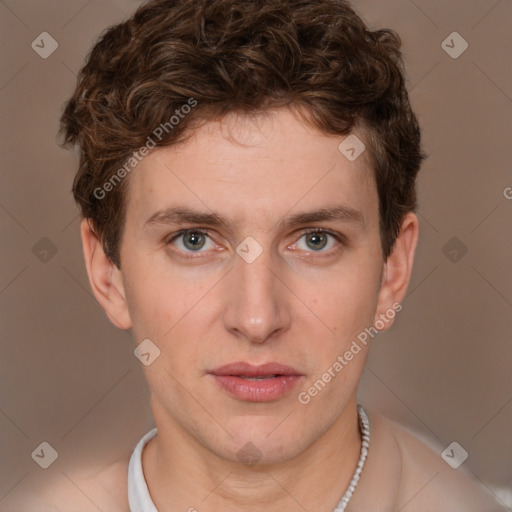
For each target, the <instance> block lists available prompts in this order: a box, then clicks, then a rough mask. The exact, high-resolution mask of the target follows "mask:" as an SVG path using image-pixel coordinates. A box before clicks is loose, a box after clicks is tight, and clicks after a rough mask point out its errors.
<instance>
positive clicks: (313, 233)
mask: <svg viewBox="0 0 512 512" xmlns="http://www.w3.org/2000/svg"><path fill="white" fill-rule="evenodd" d="M340 242H341V237H340V236H338V235H335V234H334V233H331V232H329V231H325V230H323V229H310V230H308V231H307V232H306V233H304V234H303V235H302V236H301V237H300V238H299V240H298V241H297V242H296V243H295V244H293V245H292V247H293V248H297V249H299V250H301V251H313V252H329V250H330V249H333V248H335V247H336V246H337V245H339V244H340Z"/></svg>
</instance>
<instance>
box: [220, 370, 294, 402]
mask: <svg viewBox="0 0 512 512" xmlns="http://www.w3.org/2000/svg"><path fill="white" fill-rule="evenodd" d="M213 377H214V378H215V380H216V381H217V383H218V384H219V385H220V386H221V387H222V388H223V389H225V390H226V391H227V392H228V393H230V394H231V395H233V396H235V397H236V398H238V399H240V400H245V401H246V402H271V401H273V400H277V399H278V398H281V397H282V396H283V395H285V394H286V393H288V392H289V391H290V390H291V389H293V388H294V387H295V386H296V385H297V383H298V382H299V380H300V379H301V378H302V377H301V376H300V375H281V376H279V377H272V378H270V379H261V380H247V379H243V378H242V377H236V376H234V375H213Z"/></svg>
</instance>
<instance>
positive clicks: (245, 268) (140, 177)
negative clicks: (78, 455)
mask: <svg viewBox="0 0 512 512" xmlns="http://www.w3.org/2000/svg"><path fill="white" fill-rule="evenodd" d="M62 130H63V133H64V135H65V140H66V142H67V143H68V144H78V145H79V147H80V150H81V157H80V165H79V170H78V173H77V175H76V177H75V181H74V186H73V192H74V195H75V198H76V200H77V202H78V204H79V206H80V208H81V211H82V215H83V221H82V224H81V234H82V241H83V248H84V255H85V262H86V267H87V272H88V275H89V279H90V284H91V287H92V290H93V292H94V294H95V296H96V298H97V299H98V301H99V302H100V304H101V305H102V307H103V308H104V310H105V312H106V314H107V315H108V317H109V319H110V320H111V321H112V323H114V324H115V325H116V326H117V327H119V328H121V329H132V332H133V335H134V338H135V341H136V343H137V345H138V349H137V354H138V356H139V357H140V359H141V360H142V361H143V363H144V371H145V375H146V378H147V382H148V385H149V388H150V391H151V406H152V411H153V416H154V420H155V426H156V428H155V429H154V430H152V431H151V432H149V433H147V434H146V435H145V436H144V437H143V438H142V439H141V441H140V442H139V444H138V445H137V447H136V448H135V450H134V451H133V453H131V457H130V461H128V457H127V459H126V460H124V461H120V462H119V463H118V464H116V465H114V466H113V467H111V468H107V469H106V470H104V471H103V472H101V473H100V474H99V475H96V476H95V477H93V478H91V479H90V480H89V481H87V482H82V484H81V489H82V491H83V492H85V493H86V494H87V495H88V497H89V499H90V501H91V502H93V503H94V504H95V506H96V507H97V508H100V509H103V510H109V511H111V510H120V511H121V510H123V511H125V510H132V511H134V512H139V511H144V512H151V511H155V510H158V511H160V512H175V511H187V510H188V511H195V510H197V511H200V512H212V511H223V512H230V511H247V512H249V511H256V510H258V511H259V510H265V511H274V510H276V511H277V510H279V511H283V510H285V511H290V512H292V511H303V510H308V511H315V512H317V511H318V512H331V511H333V510H336V511H342V510H347V511H353V512H363V511H368V512H369V511H372V512H376V511H397V510H403V511H434V510H435V511H436V512H443V511H446V512H455V511H458V510H460V511H464V512H468V511H473V510H474V511H484V510H485V511H494V510H500V509H499V507H498V506H497V505H495V504H494V502H493V500H492V499H491V498H490V497H489V496H488V495H487V494H486V493H484V491H483V490H482V489H481V488H480V487H479V486H477V485H476V484H475V483H474V482H472V481H471V480H470V479H469V477H467V476H465V475H464V474H463V473H462V472H461V471H455V470H452V469H451V468H450V467H449V466H448V465H447V464H446V463H445V462H444V461H443V460H442V459H441V457H440V456H439V455H438V454H436V453H434V452H433V451H431V450H430V449H429V448H427V447H426V446H425V445H424V444H423V443H421V442H420V441H419V440H417V439H416V438H414V437H413V436H412V435H411V434H409V433H408V432H407V431H406V430H405V429H402V428H400V427H399V426H398V425H395V424H394V423H392V422H390V421H389V420H386V419H385V418H383V417H381V416H379V415H377V414H372V413H371V412H370V411H365V410H364V409H363V408H362V407H361V406H358V404H357V397H356V393H357V386H358V383H359V380H360V377H361V374H362V371H363V368H364V364H365V361H366V358H367V355H368V350H369V344H370V343H369V340H370V339H371V338H372V337H373V334H374V332H377V331H383V330H386V329H388V328H389V327H390V326H391V325H392V323H393V320H394V317H395V315H396V313H397V312H398V311H400V309H401V301H402V300H403V298H404V295H405V292H406V289H407V285H408V283H409V278H410V274H411V269H412V264H413V259H414V251H415V247H416V242H417V238H418V220H417V217H416V215H415V213H414V210H415V208H416V195H415V186H414V183H415V177H416V174H417V172H418V170H419V168H420V165H421V162H422V160H423V158H424V157H425V155H424V154H423V152H422V150H421V145H420V131H419V128H418V124H417V121H416V118H415V116H414V114H413V113H412V111H411V109H410V105H409V100H408V95H407V92H406V90H405V86H404V78H403V69H402V61H401V54H400V40H399V38H398V36H397V35H396V34H395V33H394V32H392V31H390V30H378V31H374V32H372V31H370V30H369V29H368V28H367V27H366V26H365V24H364V23H363V22H362V20H361V19H360V18H359V17H358V16H357V15H356V14H355V12H354V11H353V10H352V8H351V7H350V6H349V4H348V3H347V2H345V1H341V0H316V1H313V0H302V1H297V0H295V1H292V0H258V1H253V2H241V1H240V0H211V1H208V2H206V1H205V2H201V1H197V0H174V1H171V0H156V1H152V2H148V3H146V4H145V5H143V6H142V7H140V8H139V10H138V11H137V12H136V13H135V14H134V15H133V16H132V17H131V18H130V19H129V20H127V21H126V22H124V23H122V24H119V25H117V26H115V27H112V28H110V29H109V30H108V31H107V32H106V33H105V34H104V35H103V37H102V38H101V40H100V41H99V42H98V43H97V44H96V45H95V46H94V48H93V50H92V52H91V54H90V56H89V58H88V61H87V63H86V65H85V66H84V68H83V69H82V70H81V72H80V75H79V79H78V84H77V88H76V90H75V92H74V94H73V97H72V98H71V99H70V100H69V102H68V104H67V106H66V109H65V112H64V114H63V116H62ZM369 334H371V336H370V335H369ZM128 462H129V464H128Z"/></svg>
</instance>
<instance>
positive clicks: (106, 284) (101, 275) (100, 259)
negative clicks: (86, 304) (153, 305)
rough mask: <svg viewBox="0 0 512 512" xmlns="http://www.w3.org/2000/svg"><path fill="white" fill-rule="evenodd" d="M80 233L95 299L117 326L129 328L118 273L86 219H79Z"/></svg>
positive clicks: (130, 325) (121, 281) (124, 297)
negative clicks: (80, 221)
mask: <svg viewBox="0 0 512 512" xmlns="http://www.w3.org/2000/svg"><path fill="white" fill-rule="evenodd" d="M80 232H81V237H82V247H83V252H84V259H85V266H86V269H87V275H88V276H89V283H90V285H91V288H92V292H93V293H94V296H95V297H96V300H97V301H98V302H99V303H100V305H101V307H102V308H103V309H104V311H105V313H106V314H107V317H108V318H109V320H110V321H111V322H112V323H113V324H114V325H115V326H116V327H119V328H120V329H125V330H126V329H130V328H131V327H132V322H131V319H130V315H129V312H128V306H127V303H126V296H125V291H124V286H123V279H122V275H121V271H120V270H119V269H118V268H117V267H116V266H115V265H114V263H113V262H112V261H111V259H110V258H109V257H108V256H107V255H106V254H105V251H104V250H103V246H102V244H101V242H100V241H99V239H98V237H97V236H96V233H95V232H94V229H93V228H92V225H91V223H90V221H89V219H83V220H82V223H81V225H80Z"/></svg>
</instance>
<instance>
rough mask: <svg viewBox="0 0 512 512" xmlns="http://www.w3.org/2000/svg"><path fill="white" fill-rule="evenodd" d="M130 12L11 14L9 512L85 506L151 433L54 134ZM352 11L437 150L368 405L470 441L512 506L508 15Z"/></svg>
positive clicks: (0, 291) (3, 486)
mask: <svg viewBox="0 0 512 512" xmlns="http://www.w3.org/2000/svg"><path fill="white" fill-rule="evenodd" d="M136 5H138V2H136V1H134V0H109V1H106V0H102V1H100V0H89V1H87V0H65V1H64V0H59V1H57V0H48V1H44V2H43V1H35V0H5V1H2V2H0V20H1V30H0V34H1V35H0V38H1V55H2V64H1V77H0V118H1V120H2V121H1V130H2V131H1V137H0V141H1V163H0V172H1V188H0V229H1V241H2V242H1V246H0V309H1V322H2V323H1V325H2V330H1V333H2V341H1V355H0V432H1V445H0V461H1V462H0V465H1V468H0V510H1V511H8V512H11V511H14V510H18V509H17V506H16V503H17V502H18V500H19V499H20V497H21V496H22V495H23V493H25V492H27V491H30V490H34V489H35V488H37V485H40V484H44V483H45V482H47V481H49V480H51V479H60V480H62V481H63V482H64V483H65V484H66V485H67V486H68V487H69V488H70V489H71V490H72V491H73V492H75V493H76V499H77V500H85V499H87V498H86V497H85V496H84V495H83V493H82V492H81V491H80V489H78V488H77V487H76V486H75V484H74V483H73V482H74V480H75V478H76V475H78V472H80V471H82V470H83V469H84V468H87V467H89V466H91V465H93V464H107V463H109V462H112V461H113V460H114V459H116V458H117V457H120V456H122V455H126V454H127V453H129V452H131V450H132V448H133V446H134V445H135V443H136V441H137V440H138V439H139V438H140V437H141V436H142V434H143V433H145V432H146V431H147V430H148V429H149V428H151V427H152V419H151V415H150V411H149V407H148V403H147V400H148V392H147V388H146V386H145V383H144V380H143V377H142V372H141V369H140V367H139V365H140V363H139V362H138V360H137V359H136V358H135V357H134V356H133V348H134V346H135V344H134V341H133V340H132V339H131V336H130V334H129V333H126V332H123V331H120V330H117V329H116V328H114V327H113V326H112V325H110V323H109V322H108V320H107V319H106V317H105V315H104V313H103V311H102V310H101V309H100V307H99V306H98V304H97V303H96V301H95V300H94V298H93V297H92V295H91V292H90V290H89V286H88V281H87V276H86V273H85V269H84V266H83V261H82V254H81V246H80V240H79V234H78V227H79V218H78V215H77V210H76V208H75V206H74V203H73V201H72V197H71V194H70V188H71V182H72V177H73V173H74V170H75V168H76V160H75V159H74V156H73V155H72V154H71V153H70V152H66V151H64V150H62V149H60V148H59V147H58V146H57V138H56V132H57V129H58V117H59V114H60V112H61V107H62V104H63V102H64V101H65V99H66V98H67V97H68V96H69V95H70V93H71V91H72V88H73V86H74V82H75V75H76V73H77V71H78V69H79V68H80V66H81V64H82V62H83V58H84V56H85V54H86V53H87V51H88V50H89V48H90V46H91V45H92V43H93V42H94V40H95V38H96V37H97V36H98V34H99V33H100V32H101V31H102V30H103V29H104V28H105V27H106V26H107V25H109V24H111V23H114V22H117V21H120V20H121V19H123V18H124V17H126V16H127V15H128V14H129V13H130V12H131V11H133V9H134V8H135V7H136ZM354 5H355V6H356V8H357V9H358V10H359V12H360V13H361V14H362V15H363V17H364V18H365V19H366V20H367V21H368V23H369V24H370V26H371V27H372V28H378V27H391V28H394V29H396V30H397V31H398V32H399V34H400V35H401V36H402V38H403V41H404V50H405V54H406V64H407V67H408V79H409V88H410V90H411V100H412V102H413V107H414V108H415V110H416V112H417V114H418V116H419V120H420V123H421V125H422V128H423V132H424V140H425V149H426V151H427V153H428V154H429V159H428V160H427V162H426V164H425V165H424V168H423V170H422V172H421V176H420V178H419V184H418V189H419V198H420V220H421V241H420V244H419V248H418V252H417V261H416V266H415V269H414V274H413V279H412V283H411V287H410V290H409V294H408V296H407V299H406V300H405V302H404V310H403V312H402V313H401V314H400V315H399V318H398V321H397V323H396V324H395V326H394V327H393V328H392V330H391V331H389V332H387V333H385V334H382V335H380V336H379V337H378V338H377V339H376V340H375V342H374V344H373V350H372V354H371V356H370V361H369V363H368V367H367V370H366V372H365V375H364V377H363V382H362V386H361V390H360V401H361V402H362V403H363V404H364V405H365V406H366V407H367V408H368V409H374V410H379V411H381V412H383V413H385V414H386V415H388V416H389V417H390V418H392V419H395V420H396V421H399V422H401V423H403V424H404V425H406V426H408V427H410V428H411V429H413V430H414V431H416V432H417V433H418V434H419V435H421V436H425V437H426V438H427V439H428V440H429V442H433V443H435V444H436V446H438V447H439V452H440V451H441V450H442V449H444V448H445V447H446V446H447V445H448V444H449V443H451V442H452V441H457V442H458V443H460V444H461V445H462V446H463V447H464V448H465V449H466V450H467V451H468V452H469V458H468V459H467V461H466V462H465V463H464V465H463V466H462V467H463V468H466V469H467V470H469V471H471V472H472V473H473V474H474V475H475V476H476V477H477V478H479V479H480V480H481V481H482V482H483V483H484V484H485V485H486V486H488V487H489V488H490V489H491V490H492V491H493V492H494V493H495V494H496V495H497V496H499V497H500V498H501V500H502V501H503V502H504V503H506V504H507V505H508V506H509V507H512V437H511V435H510V433H511V432H512V379H511V371H510V368H511V362H512V344H511V343H510V334H511V317H512V315H511V313H512V275H511V266H510V262H511V254H512V251H511V245H512V242H511V240H512V237H511V227H512V226H511V218H512V200H511V199H507V197H506V196H507V195H508V197H509V198H512V189H510V188H507V187H512V174H511V172H510V171H511V163H510V162H511V161H512V144H511V128H512V126H511V124H512V123H511V119H512V117H511V114H512V67H511V65H510V50H511V48H512V45H511V43H512V41H511V35H510V31H511V23H512V1H511V0H501V1H498V0H434V1H432V0H429V1H427V0H414V1H413V0H392V1H386V2H382V1H377V0H359V1H355V2H354ZM44 31H46V32H48V33H50V34H51V36H52V37H53V38H54V39H55V40H56V41H57V42H58V45H59V46H58V48H57V50H56V51H55V52H54V53H53V54H52V55H51V56H50V57H48V58H47V59H42V58H41V57H40V56H39V55H38V54H37V53H36V52H35V51H34V50H33V49H32V48H31V43H32V41H33V40H35V39H36V38H37V36H38V35H39V34H40V33H41V32H44ZM454 31H456V32H458V33H459V34H460V35H461V36H462V37H463V38H464V39H465V40H466V41H467V42H468V44H469V47H468V49H467V50H466V51H465V52H464V53H463V54H462V55H461V56H460V57H458V58H457V59H453V58H452V57H450V56H449V55H448V54H447V53H446V52H445V51H444V50H443V48H442V46H441V43H442V42H443V41H444V40H445V39H446V38H447V36H448V35H449V34H451V33H452V32H454ZM450 44H451V43H450ZM457 44H458V43H457ZM43 237H46V238H48V239H49V240H50V241H51V243H52V244H53V246H54V248H53V246H51V245H49V242H48V241H47V240H43V241H40V240H41V239H42V238H43ZM453 237H456V238H457V239H458V241H456V242H455V244H456V245H448V246H446V244H447V243H448V242H449V241H450V240H451V239H452V238H453ZM453 243H454V242H453V241H452V244H453ZM36 244H39V245H36ZM457 244H458V246H457ZM34 247H35V248H34ZM464 247H465V248H466V249H467V253H465V254H464V255H463V256H462V258H460V256H461V255H462V254H463V252H464ZM52 248H53V251H55V250H56V253H55V254H52ZM45 249H46V250H47V251H49V252H47V253H46V256H44V253H41V250H43V251H44V250H45ZM453 251H456V252H453ZM445 254H446V255H445ZM44 257H46V259H47V261H46V262H45V261H42V260H41V258H43V259H44ZM454 258H460V259H459V260H458V261H452V260H453V259H454ZM42 441H47V442H49V443H50V444H51V445H52V446H53V447H54V448H55V449H56V450H57V451H58V454H59V457H58V459H57V461H56V462H55V463H54V464H53V465H52V466H51V467H50V468H49V469H47V470H43V469H41V468H40V467H39V466H38V465H37V464H36V463H35V462H34V460H32V458H31V453H32V451H33V450H34V449H35V448H36V447H37V446H38V445H39V444H40V443H41V442H42Z"/></svg>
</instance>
